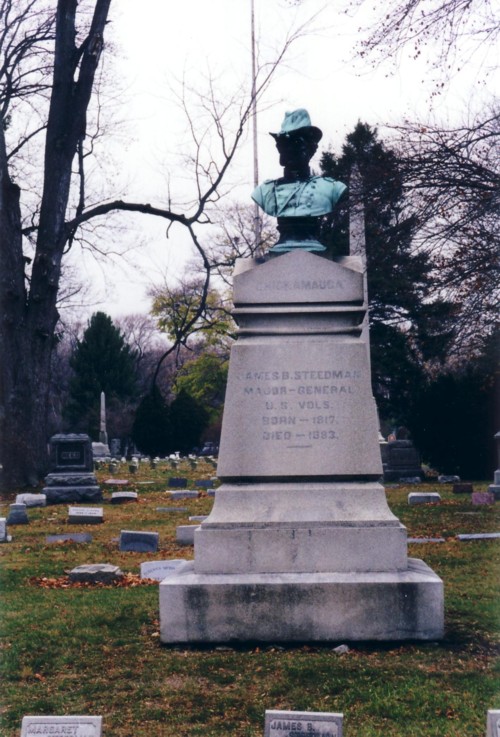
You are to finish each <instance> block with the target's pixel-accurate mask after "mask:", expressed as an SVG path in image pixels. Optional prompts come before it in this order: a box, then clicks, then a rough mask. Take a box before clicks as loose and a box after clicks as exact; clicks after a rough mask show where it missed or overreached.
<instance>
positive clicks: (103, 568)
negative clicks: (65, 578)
mask: <svg viewBox="0 0 500 737" xmlns="http://www.w3.org/2000/svg"><path fill="white" fill-rule="evenodd" d="M120 578H123V572H122V571H121V570H120V569H119V568H118V566H113V565H110V564H109V563H90V564H88V565H87V564H86V565H81V566H77V567H76V568H73V569H72V570H71V571H70V572H69V579H70V581H83V582H85V583H113V581H118V579H120Z"/></svg>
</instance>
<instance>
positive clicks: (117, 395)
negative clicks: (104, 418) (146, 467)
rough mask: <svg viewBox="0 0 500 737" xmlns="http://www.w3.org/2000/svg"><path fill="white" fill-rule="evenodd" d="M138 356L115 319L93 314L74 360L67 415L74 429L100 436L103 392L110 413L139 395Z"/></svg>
mask: <svg viewBox="0 0 500 737" xmlns="http://www.w3.org/2000/svg"><path fill="white" fill-rule="evenodd" d="M135 358H136V356H135V352H134V351H133V350H132V349H131V348H130V346H129V345H128V344H127V343H126V341H125V338H124V337H123V335H122V334H121V332H120V331H119V330H118V329H117V328H116V327H115V326H114V325H113V322H112V320H111V318H110V317H109V316H108V315H105V314H104V313H103V312H96V313H95V314H94V315H92V317H91V318H90V321H89V324H88V327H87V329H86V330H85V333H84V334H83V338H82V340H81V341H78V342H77V345H76V348H75V351H74V353H73V356H72V357H71V360H70V365H71V368H72V369H73V372H74V375H73V378H72V379H71V382H70V393H69V401H68V404H67V406H66V409H65V413H64V414H65V418H66V420H67V422H68V424H69V427H70V428H71V430H78V431H81V432H87V433H89V435H90V436H91V437H93V438H97V436H98V433H99V410H100V395H101V392H105V394H106V409H107V411H109V413H110V414H114V413H116V412H117V410H118V409H119V408H120V407H123V406H124V405H126V403H127V402H130V401H131V400H133V399H134V398H135V397H136V394H137V389H136V382H137V372H136V362H135ZM109 429H111V432H112V431H113V428H108V431H109Z"/></svg>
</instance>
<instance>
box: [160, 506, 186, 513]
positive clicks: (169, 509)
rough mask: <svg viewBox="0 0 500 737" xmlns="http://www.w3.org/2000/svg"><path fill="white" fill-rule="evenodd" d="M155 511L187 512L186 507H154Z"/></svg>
mask: <svg viewBox="0 0 500 737" xmlns="http://www.w3.org/2000/svg"><path fill="white" fill-rule="evenodd" d="M156 511H157V512H166V513H167V514H168V513H169V512H184V513H185V512H189V509H188V508H187V507H156Z"/></svg>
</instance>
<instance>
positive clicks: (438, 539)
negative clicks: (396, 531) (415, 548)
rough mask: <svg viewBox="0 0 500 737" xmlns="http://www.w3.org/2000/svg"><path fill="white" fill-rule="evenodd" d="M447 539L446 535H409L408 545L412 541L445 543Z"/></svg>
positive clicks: (417, 542)
mask: <svg viewBox="0 0 500 737" xmlns="http://www.w3.org/2000/svg"><path fill="white" fill-rule="evenodd" d="M445 542H446V540H445V538H444V537H409V538H408V545H410V543H412V544H413V545H416V544H419V543H445Z"/></svg>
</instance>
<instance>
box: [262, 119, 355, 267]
mask: <svg viewBox="0 0 500 737" xmlns="http://www.w3.org/2000/svg"><path fill="white" fill-rule="evenodd" d="M271 135H272V136H273V138H274V139H275V141H276V148H277V149H278V151H279V155H280V165H281V166H283V176H282V177H280V178H279V179H268V180H266V181H265V182H264V183H263V184H260V185H259V186H258V187H256V189H255V190H254V191H253V193H252V199H253V200H254V202H256V203H257V204H258V205H259V207H261V208H262V209H263V210H264V212H265V213H267V214H268V215H272V216H273V217H277V218H278V230H279V233H280V238H279V240H278V243H277V244H276V245H275V246H273V247H272V248H271V249H270V252H271V253H285V252H287V251H293V250H296V249H300V250H306V251H317V252H321V251H325V250H326V249H325V247H324V246H323V245H322V244H321V243H320V242H319V240H318V237H317V231H318V227H319V218H320V217H321V216H322V215H327V214H328V213H330V212H332V211H333V208H334V207H335V205H336V204H337V202H338V201H339V199H340V197H341V196H342V194H343V193H344V192H345V190H346V189H347V188H346V185H345V184H343V183H342V182H338V181H336V180H335V179H332V178H331V177H320V176H311V171H310V168H309V162H310V161H311V158H312V157H313V156H314V154H315V153H316V150H317V148H318V143H319V141H320V140H321V138H322V136H323V134H322V132H321V130H320V129H319V128H316V126H313V125H311V118H310V117H309V113H308V112H307V110H304V109H303V108H300V109H298V110H294V111H293V112H289V113H285V118H284V120H283V123H282V126H281V130H280V132H279V133H271Z"/></svg>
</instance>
